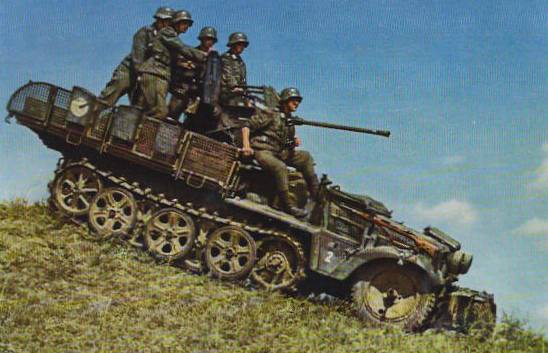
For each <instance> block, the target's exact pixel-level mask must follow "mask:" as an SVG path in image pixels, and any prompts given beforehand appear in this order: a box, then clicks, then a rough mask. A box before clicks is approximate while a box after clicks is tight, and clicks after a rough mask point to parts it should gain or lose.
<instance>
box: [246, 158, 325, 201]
mask: <svg viewBox="0 0 548 353" xmlns="http://www.w3.org/2000/svg"><path fill="white" fill-rule="evenodd" d="M255 159H256V160H257V162H259V165H260V166H261V167H262V168H263V169H264V170H265V171H267V172H268V173H270V174H271V175H272V176H273V177H274V182H275V184H276V190H277V191H278V193H284V192H287V191H288V190H289V182H288V170H287V166H290V167H293V168H295V169H296V170H297V171H299V172H301V173H302V175H303V177H304V179H305V181H306V184H307V186H308V189H309V191H310V194H311V195H312V197H314V198H315V197H316V195H317V192H318V185H319V183H318V177H317V176H316V173H315V172H314V159H313V158H312V156H311V155H310V153H309V152H307V151H295V150H284V151H282V152H281V153H274V152H272V151H268V150H255Z"/></svg>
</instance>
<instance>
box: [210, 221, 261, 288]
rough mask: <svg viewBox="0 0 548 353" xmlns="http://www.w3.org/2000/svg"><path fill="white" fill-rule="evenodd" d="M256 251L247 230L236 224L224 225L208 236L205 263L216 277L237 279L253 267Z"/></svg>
mask: <svg viewBox="0 0 548 353" xmlns="http://www.w3.org/2000/svg"><path fill="white" fill-rule="evenodd" d="M256 252H257V246H256V244H255V240H254V239H253V238H252V237H251V235H249V233H248V232H246V231H245V230H243V229H242V228H240V227H237V226H225V227H221V228H219V229H217V230H215V231H214V232H213V233H212V234H211V235H210V236H209V239H208V241H207V244H206V264H207V266H208V268H209V270H210V271H211V273H212V274H213V275H214V276H216V277H219V278H223V279H228V280H239V279H243V278H245V277H246V276H247V274H248V273H249V271H251V269H252V268H253V265H254V264H255V259H256Z"/></svg>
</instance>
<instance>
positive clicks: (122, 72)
mask: <svg viewBox="0 0 548 353" xmlns="http://www.w3.org/2000/svg"><path fill="white" fill-rule="evenodd" d="M172 12H173V10H172V9H170V8H168V7H160V8H159V9H158V10H156V13H155V14H154V18H155V19H156V20H160V19H170V18H171V16H172ZM157 34H158V30H157V29H156V28H155V27H154V25H150V26H145V27H142V28H140V29H139V30H138V31H137V32H136V33H135V35H134V36H133V43H132V46H131V53H130V54H129V55H127V56H126V57H125V58H124V60H122V62H121V63H120V64H119V65H118V66H117V67H116V69H114V72H113V73H112V78H111V79H110V81H109V82H108V83H107V85H106V87H105V88H104V89H103V91H101V95H100V98H101V99H103V100H104V101H105V102H106V103H107V104H108V105H111V106H112V105H114V104H116V102H117V101H118V99H120V97H121V96H123V95H125V94H129V96H130V97H129V98H130V101H132V103H134V100H135V98H136V97H134V96H133V95H134V93H135V92H132V91H133V90H134V88H135V81H136V79H137V72H138V71H139V67H140V66H141V65H142V64H143V63H144V62H145V60H146V59H147V58H148V57H149V55H150V50H149V48H150V45H151V43H152V40H153V39H154V38H155V37H156V35H157Z"/></svg>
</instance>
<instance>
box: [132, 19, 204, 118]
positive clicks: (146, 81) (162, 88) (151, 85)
mask: <svg viewBox="0 0 548 353" xmlns="http://www.w3.org/2000/svg"><path fill="white" fill-rule="evenodd" d="M150 50H151V56H150V57H149V58H148V59H147V60H146V61H145V62H144V63H143V64H142V65H141V67H140V68H139V72H140V73H141V77H140V80H139V86H140V89H141V92H142V94H143V99H144V109H145V114H146V115H147V116H149V117H153V118H156V119H165V118H166V117H167V114H168V107H167V104H166V96H167V92H168V86H169V82H170V80H171V65H172V60H173V58H178V57H179V56H182V57H184V58H185V59H186V60H190V61H193V62H203V61H205V59H206V54H204V52H202V51H200V50H197V49H195V48H191V47H189V46H187V45H185V44H183V42H181V40H180V39H179V37H178V34H177V32H176V31H175V30H174V29H173V28H172V27H166V28H163V29H162V30H160V31H159V33H158V36H157V37H156V38H154V40H153V41H152V45H151V48H150Z"/></svg>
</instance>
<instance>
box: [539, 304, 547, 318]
mask: <svg viewBox="0 0 548 353" xmlns="http://www.w3.org/2000/svg"><path fill="white" fill-rule="evenodd" d="M540 317H541V318H542V319H544V320H548V304H544V306H543V307H542V308H541V309H540Z"/></svg>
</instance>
